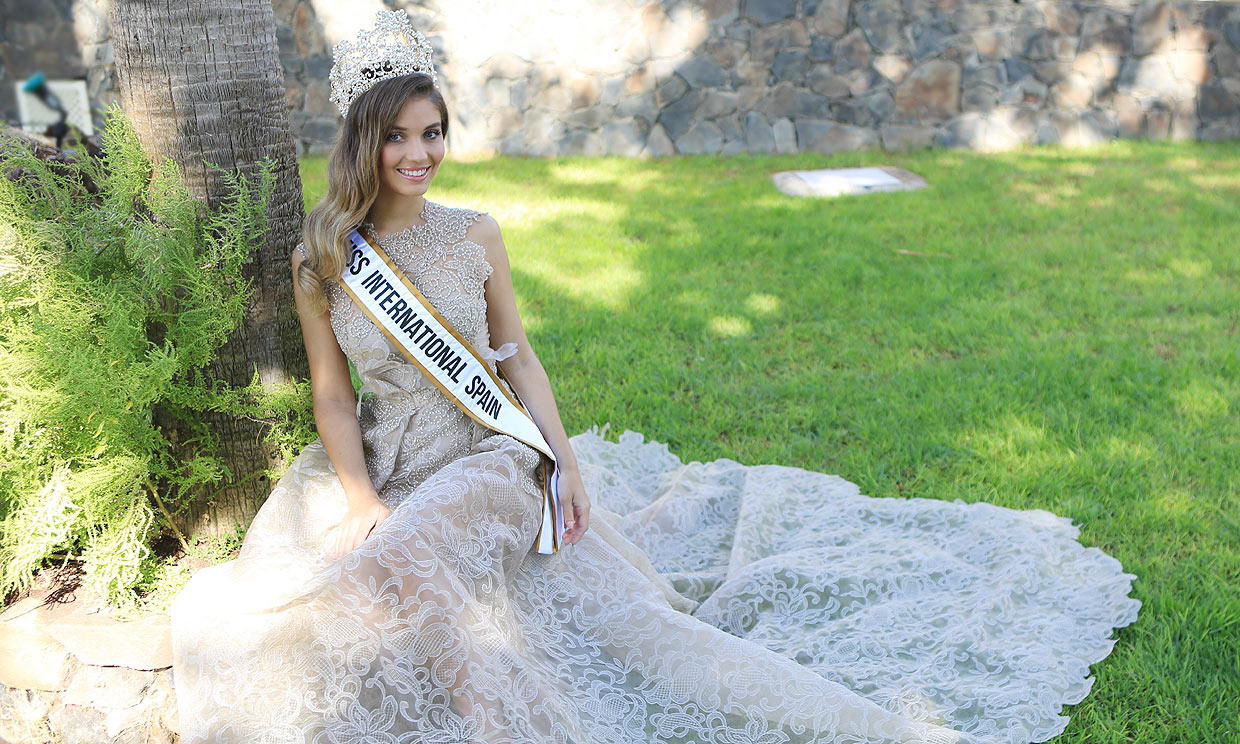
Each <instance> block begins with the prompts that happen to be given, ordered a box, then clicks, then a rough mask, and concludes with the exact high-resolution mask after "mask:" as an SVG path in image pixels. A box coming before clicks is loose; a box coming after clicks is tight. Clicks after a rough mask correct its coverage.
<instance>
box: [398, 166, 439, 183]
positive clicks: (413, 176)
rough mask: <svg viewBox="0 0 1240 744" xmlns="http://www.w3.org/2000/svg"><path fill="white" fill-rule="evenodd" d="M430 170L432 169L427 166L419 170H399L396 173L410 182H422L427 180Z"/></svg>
mask: <svg viewBox="0 0 1240 744" xmlns="http://www.w3.org/2000/svg"><path fill="white" fill-rule="evenodd" d="M430 170H431V167H430V166H429V165H427V166H423V167H421V168H417V169H410V168H397V169H396V172H397V173H399V174H401V175H402V176H404V177H405V178H408V179H409V180H410V181H421V180H423V179H424V178H426V174H427V173H429V172H430Z"/></svg>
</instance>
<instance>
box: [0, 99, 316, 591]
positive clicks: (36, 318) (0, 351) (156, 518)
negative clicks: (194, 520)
mask: <svg viewBox="0 0 1240 744" xmlns="http://www.w3.org/2000/svg"><path fill="white" fill-rule="evenodd" d="M103 150H104V154H103V156H102V158H101V159H99V160H92V159H90V158H82V159H80V160H78V161H76V162H73V163H70V164H69V165H49V164H48V163H46V162H44V161H41V160H39V159H37V158H35V157H34V156H33V155H32V154H31V153H30V152H29V150H28V149H27V147H26V146H24V145H23V144H22V143H20V142H17V141H15V140H7V141H4V142H2V143H0V166H2V167H3V169H4V171H6V172H8V173H15V172H22V173H23V175H22V176H21V177H19V178H16V179H13V180H10V179H8V178H3V177H0V520H2V521H0V596H3V595H7V594H8V593H9V592H11V591H12V590H14V589H19V588H21V587H22V586H24V585H25V584H26V583H27V582H28V581H29V580H30V578H31V576H32V575H33V574H34V572H35V571H36V570H37V569H38V568H39V567H40V566H41V565H43V564H44V563H45V562H46V561H48V560H49V559H51V558H53V557H58V556H73V557H77V558H80V559H81V560H82V561H83V564H84V565H83V568H84V574H85V578H84V581H85V582H86V584H87V585H88V586H89V587H91V588H93V589H95V590H97V591H99V592H101V593H102V594H104V595H105V596H106V597H108V599H109V601H111V602H112V603H114V604H116V605H119V606H122V607H124V606H129V607H131V608H132V607H133V606H134V605H135V601H136V598H135V596H134V594H133V591H132V590H133V588H134V587H135V586H137V585H139V584H140V583H141V582H142V581H143V579H144V571H146V572H147V573H148V574H149V570H150V567H149V566H147V567H145V568H144V567H143V565H142V563H143V561H144V560H146V561H150V560H153V559H152V558H150V550H149V548H148V544H149V542H150V540H151V539H152V538H153V536H154V534H155V532H156V531H157V530H158V529H159V527H160V525H161V523H162V524H163V525H166V526H168V527H171V526H172V525H171V521H172V513H173V512H175V511H176V509H177V507H178V505H180V504H183V503H184V502H185V501H186V500H187V499H188V498H189V497H190V496H191V495H194V494H196V492H197V490H200V487H201V486H203V485H204V484H208V483H216V482H219V481H220V480H221V479H222V478H224V477H226V476H227V475H228V474H227V471H226V469H225V468H224V466H223V463H222V462H221V461H220V460H219V459H218V458H217V457H216V456H215V455H214V454H213V451H214V445H215V440H214V437H213V435H212V433H211V432H210V431H209V430H208V429H207V427H206V426H205V425H204V424H203V423H202V422H201V413H202V412H204V411H208V410H225V411H229V412H232V413H235V414H237V415H246V416H254V417H262V416H267V417H269V418H276V419H280V420H283V421H284V422H285V423H286V424H288V425H287V426H285V427H283V428H282V429H279V430H277V431H276V433H275V434H273V436H274V437H277V438H279V439H280V443H281V445H282V446H283V447H284V448H286V449H289V450H291V449H293V448H295V447H296V446H297V445H299V444H301V443H303V442H304V440H305V439H306V438H308V435H307V429H306V427H305V424H304V421H305V417H304V415H303V412H304V410H305V409H306V405H305V401H304V399H305V398H306V396H305V394H304V393H305V391H304V390H302V389H300V388H301V386H297V387H295V388H294V389H292V390H281V391H276V392H275V393H274V394H269V393H266V392H264V391H262V388H261V387H260V386H257V385H251V386H250V387H249V388H245V389H241V390H237V389H232V388H229V387H228V386H226V385H225V384H224V383H222V382H221V381H219V380H214V379H212V378H211V377H210V376H209V374H208V373H207V372H206V369H207V365H208V364H209V363H210V362H211V360H212V358H213V357H214V355H215V353H216V350H217V349H218V348H219V347H220V346H221V345H222V344H223V343H224V342H225V340H226V339H227V338H228V336H229V334H230V333H232V332H233V330H234V329H236V328H237V326H238V324H239V322H240V320H241V317H242V313H243V311H244V309H245V307H246V305H247V302H248V300H249V296H250V286H249V283H248V281H247V280H246V279H244V278H243V276H242V267H243V265H244V264H245V262H246V261H247V260H248V259H249V256H250V250H251V246H252V245H253V244H255V243H257V242H258V241H260V240H262V238H263V234H264V233H265V231H266V217H265V209H266V206H267V201H268V198H269V196H270V193H271V190H272V186H273V182H274V176H273V174H272V169H271V164H270V163H267V164H265V166H264V167H263V168H262V169H261V170H260V172H259V173H258V174H257V175H256V177H255V178H253V179H252V180H251V179H246V178H243V177H242V176H240V175H238V174H233V173H222V174H221V175H222V177H223V178H224V179H225V183H226V185H227V186H228V189H229V193H230V196H229V197H228V198H226V199H224V200H223V203H222V204H221V206H220V207H219V208H218V209H216V210H215V211H214V213H207V211H206V209H205V208H204V206H203V205H202V203H201V202H199V201H198V200H196V199H195V198H193V196H192V195H191V194H190V193H189V191H188V190H187V188H186V186H185V184H184V182H183V181H182V179H181V177H180V175H179V172H178V170H177V168H176V166H175V164H174V163H172V162H167V161H166V162H161V163H154V164H153V163H151V162H150V161H149V160H148V158H147V157H146V156H145V154H144V153H143V151H142V149H141V147H140V146H139V143H138V140H137V137H136V135H135V133H134V131H133V128H132V126H131V125H130V124H129V123H128V122H127V121H126V120H125V118H124V117H123V115H122V114H121V113H120V111H119V109H114V110H113V111H110V112H109V118H108V123H107V126H106V129H105V133H104V138H103ZM83 183H94V184H95V185H97V187H98V193H97V194H88V193H86V191H85V190H84V189H83V187H82V184H83ZM165 420H167V421H176V422H177V428H178V429H179V431H180V433H181V436H182V437H183V438H186V433H187V432H188V437H187V438H188V440H189V441H182V442H178V443H177V446H176V447H175V448H174V447H173V445H172V443H170V442H169V441H168V439H167V438H166V437H165V436H164V435H163V433H162V432H161V430H160V428H159V426H157V425H156V423H157V421H165ZM148 578H149V577H148Z"/></svg>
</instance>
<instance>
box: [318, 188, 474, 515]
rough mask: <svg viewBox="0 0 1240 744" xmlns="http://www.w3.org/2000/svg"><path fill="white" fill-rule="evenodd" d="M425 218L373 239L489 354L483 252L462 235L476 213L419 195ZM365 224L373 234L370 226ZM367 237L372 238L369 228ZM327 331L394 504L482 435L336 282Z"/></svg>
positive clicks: (370, 462) (373, 466)
mask: <svg viewBox="0 0 1240 744" xmlns="http://www.w3.org/2000/svg"><path fill="white" fill-rule="evenodd" d="M421 217H422V224H416V225H414V226H411V227H408V228H406V229H404V230H401V231H399V232H395V233H392V234H391V235H387V236H384V237H383V238H382V239H380V240H379V241H378V243H379V245H380V247H381V248H383V250H384V251H385V252H386V253H387V254H388V256H390V257H391V258H392V260H393V261H394V262H395V263H396V265H397V267H399V268H400V270H401V271H402V272H403V273H404V274H405V276H406V277H408V279H409V280H410V281H411V282H413V285H414V286H415V287H417V288H418V291H420V292H421V293H422V294H423V295H424V296H425V297H426V299H427V300H429V301H430V302H431V304H433V305H434V306H435V309H436V310H438V311H439V312H440V314H441V315H443V316H444V318H446V319H447V320H448V322H449V323H451V324H452V325H453V326H454V327H455V328H456V329H457V330H458V331H460V333H461V335H463V336H464V337H465V338H467V339H470V340H471V341H472V342H473V344H474V348H476V349H479V350H480V351H482V352H483V353H484V354H485V353H486V352H487V351H489V346H488V345H489V342H490V334H489V332H488V328H487V319H486V311H487V304H486V290H485V285H486V281H487V279H488V278H489V277H490V275H491V265H490V264H489V263H487V260H486V251H485V249H484V248H483V247H482V246H481V245H479V244H478V243H476V242H474V241H472V240H470V239H469V238H468V232H469V229H470V227H471V226H472V225H474V224H475V223H476V222H477V221H478V220H479V219H480V218H481V217H482V213H481V212H475V211H472V210H467V209H455V208H450V207H445V206H442V205H440V204H435V203H433V202H429V201H428V202H426V206H425V208H424V209H423V211H422V215H421ZM362 229H363V230H368V231H371V226H370V225H363V226H362ZM371 237H372V238H373V237H375V236H374V234H373V231H371ZM327 298H328V302H329V308H330V316H331V325H332V330H333V331H334V332H335V334H336V340H337V342H339V344H340V348H341V350H342V351H344V353H345V355H346V356H347V357H348V358H349V361H351V362H352V363H353V366H354V368H355V369H356V370H357V374H358V376H359V377H360V378H361V381H362V387H361V390H360V392H359V402H358V421H359V423H360V424H361V429H362V440H363V445H364V447H365V451H366V464H367V469H368V470H369V471H370V475H371V478H372V480H374V482H375V486H376V488H377V489H378V490H379V495H380V498H382V499H383V500H384V501H385V502H387V503H388V504H389V505H393V504H395V503H397V502H399V501H400V500H401V499H403V498H404V496H406V495H407V494H408V493H410V492H411V491H412V490H413V489H414V488H416V487H417V485H418V484H420V483H421V482H422V480H424V479H425V478H426V476H428V475H429V474H430V473H433V472H434V471H435V470H438V469H439V468H440V467H441V466H442V465H443V464H444V463H445V462H448V461H451V460H453V459H456V458H457V457H460V456H461V455H463V454H464V453H465V452H468V451H469V449H470V448H471V447H473V446H474V445H475V444H477V442H478V441H479V440H480V439H481V438H483V437H484V436H486V435H487V434H488V433H489V432H487V430H485V429H483V428H482V427H480V426H478V425H477V424H475V423H474V422H473V421H472V420H471V419H469V418H468V417H467V416H465V414H463V413H461V411H460V409H458V408H457V407H456V406H455V405H453V403H452V402H451V401H449V400H448V399H447V398H446V397H444V395H443V393H441V392H440V391H439V390H438V389H437V388H435V387H434V385H433V384H431V383H430V382H429V381H428V380H427V379H426V377H425V375H424V374H423V373H422V372H421V370H419V369H418V368H417V367H415V366H414V365H413V364H412V363H410V362H409V360H408V359H406V358H405V357H404V355H403V354H401V352H400V351H399V349H397V348H396V346H394V345H393V344H392V342H390V341H389V340H388V339H387V337H385V336H384V335H383V334H382V333H381V332H380V331H379V329H378V328H377V327H375V325H374V323H372V322H371V320H370V319H369V318H367V317H366V315H365V314H364V313H362V311H361V310H360V309H358V307H357V305H355V304H354V303H353V301H352V299H350V298H349V296H348V294H346V293H345V291H344V290H343V289H341V287H340V286H339V284H336V283H332V284H330V285H329V286H328V288H327Z"/></svg>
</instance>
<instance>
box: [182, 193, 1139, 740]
mask: <svg viewBox="0 0 1240 744" xmlns="http://www.w3.org/2000/svg"><path fill="white" fill-rule="evenodd" d="M478 216H479V215H478V214H477V213H474V212H469V211H465V210H456V209H448V208H445V207H442V206H439V205H435V204H431V203H428V205H427V208H426V211H425V212H424V214H423V217H424V219H425V220H426V224H424V225H421V226H419V227H416V228H412V229H410V230H407V231H405V232H402V233H398V234H395V235H392V236H390V237H388V238H386V239H385V240H384V241H383V243H384V248H385V249H386V250H387V251H388V252H389V254H390V255H391V256H392V257H393V259H394V260H395V261H396V262H397V263H398V264H399V265H400V266H401V268H402V270H403V271H405V273H406V274H407V275H408V276H409V277H410V279H411V280H412V281H413V282H414V283H415V285H417V286H418V288H419V289H420V290H421V291H422V292H423V293H424V294H425V295H426V296H427V298H428V299H430V301H431V302H432V303H434V304H435V306H436V307H437V308H438V309H439V310H440V311H441V312H442V314H443V315H444V316H446V317H447V319H448V320H449V321H450V322H451V323H452V324H453V325H455V326H456V328H458V329H459V330H460V331H461V332H462V333H463V334H466V337H467V338H472V339H473V341H474V343H475V345H476V347H477V348H479V349H485V348H487V347H488V343H489V338H488V333H487V325H486V304H485V299H484V292H483V285H484V282H485V281H486V279H487V277H488V276H489V274H490V270H491V269H490V266H489V265H488V264H487V263H486V261H485V258H484V251H483V249H482V248H481V247H480V246H479V245H477V244H476V243H474V242H471V241H470V240H469V237H468V236H469V233H468V230H469V228H470V227H471V225H472V224H473V223H474V222H475V221H476V220H477V218H478ZM329 300H330V313H331V324H332V328H333V329H334V331H335V333H336V337H337V339H338V340H339V342H340V346H341V348H342V349H343V350H344V352H345V353H346V354H347V355H348V357H349V358H350V359H351V360H352V362H353V364H354V366H355V367H356V369H357V371H358V373H359V375H360V376H361V379H362V381H363V388H362V393H361V400H360V402H359V406H358V410H359V418H360V422H361V428H362V434H363V439H364V443H365V454H366V463H367V468H368V470H369V472H370V476H371V477H372V479H373V480H374V483H375V485H376V487H377V488H378V491H379V494H380V497H381V498H382V499H383V500H384V502H385V503H387V504H388V506H390V507H391V508H392V514H391V516H390V517H389V518H388V519H387V520H386V521H385V522H384V523H383V524H382V525H381V526H380V528H379V529H377V530H376V531H375V532H374V534H373V535H372V536H371V537H370V538H369V539H368V540H367V541H366V542H365V543H364V544H363V545H362V546H361V547H359V548H358V549H356V550H354V551H353V552H351V553H349V554H348V555H346V556H345V557H344V558H342V559H340V560H336V561H333V560H331V559H330V557H329V556H328V555H327V554H326V553H325V552H324V550H323V547H322V545H323V538H324V533H325V532H326V530H327V529H328V528H329V527H330V526H332V525H333V524H334V523H336V522H337V521H338V520H339V518H340V516H341V514H342V513H343V512H344V510H345V496H344V493H343V490H342V488H341V486H340V483H339V480H338V479H337V477H336V475H335V472H334V470H333V468H332V465H331V463H330V462H329V461H328V458H327V455H326V453H325V452H324V449H323V447H322V444H321V443H319V442H315V443H314V444H311V445H310V446H309V447H307V448H306V449H305V451H304V452H302V454H301V455H300V457H298V458H297V460H296V461H295V462H294V464H293V465H292V467H291V468H290V469H289V470H288V472H287V473H286V474H285V475H284V477H283V478H282V479H281V480H280V482H279V483H278V484H277V485H276V487H275V489H274V490H273V491H272V493H271V496H270V498H269V499H268V500H267V502H266V503H265V504H264V506H263V507H262V509H261V511H260V512H259V514H258V516H257V517H256V518H255V520H254V522H253V525H252V526H251V527H250V530H249V532H248V534H247V536H246V540H245V545H244V547H243V548H242V550H241V554H240V556H239V557H238V559H237V560H235V561H231V562H229V563H225V564H222V565H218V566H213V567H210V568H207V569H204V570H202V571H200V572H199V573H198V574H197V575H195V576H194V578H193V580H191V581H190V583H189V585H188V586H187V587H186V589H185V590H184V592H183V593H182V594H181V595H180V597H179V598H178V599H177V601H176V604H175V606H174V608H173V638H174V651H175V669H174V676H175V683H176V691H177V699H178V703H179V709H180V721H181V727H182V738H183V741H186V742H190V743H197V742H245V743H247V744H248V743H250V742H315V743H316V744H328V743H330V744H352V743H370V742H375V743H383V744H391V743H395V742H401V743H406V742H436V743H441V744H449V743H454V742H460V743H465V742H479V741H481V742H521V743H525V742H562V743H567V742H575V743H576V744H606V743H609V742H614V743H616V744H620V743H622V742H623V743H625V744H629V743H637V742H703V743H705V742H712V743H715V742H717V743H718V744H741V743H742V742H748V743H752V744H782V743H784V742H1011V743H1013V744H1017V743H1023V742H1030V741H1043V740H1045V739H1048V738H1050V737H1052V736H1054V735H1055V734H1057V733H1059V732H1060V731H1061V730H1062V729H1063V727H1064V725H1065V724H1066V723H1067V719H1066V718H1064V717H1061V716H1060V709H1061V707H1062V706H1063V705H1064V704H1070V703H1076V702H1078V701H1080V700H1081V699H1082V698H1083V697H1084V696H1085V694H1086V693H1087V692H1088V691H1089V687H1090V684H1091V682H1092V679H1091V678H1090V677H1089V668H1088V667H1089V664H1091V663H1093V662H1096V661H1098V660H1100V659H1102V658H1103V657H1104V656H1106V655H1107V654H1108V653H1109V652H1110V650H1111V647H1112V644H1113V642H1114V641H1113V640H1112V639H1111V633H1112V629H1113V628H1115V627H1118V626H1123V625H1127V624H1129V623H1131V622H1133V621H1134V620H1135V619H1136V615H1137V609H1138V607H1139V603H1138V602H1137V601H1136V600H1135V599H1132V598H1129V597H1128V592H1129V588H1130V582H1131V579H1132V578H1133V577H1132V576H1130V575H1128V574H1125V573H1123V572H1122V569H1121V567H1120V565H1119V564H1118V562H1116V561H1115V560H1114V559H1112V558H1110V557H1108V556H1107V555H1105V554H1103V553H1102V552H1101V551H1099V550H1097V549H1093V548H1084V547H1082V546H1081V545H1080V544H1079V543H1078V542H1077V541H1076V536H1077V531H1076V529H1074V528H1073V527H1072V526H1071V524H1070V523H1069V522H1068V521H1067V520H1065V519H1061V518H1059V517H1056V516H1054V515H1052V514H1049V513H1047V512H1043V511H1013V510H1009V509H1003V508H999V507H995V506H991V505H988V504H964V503H960V502H957V503H947V502H940V501H933V500H926V499H912V500H899V499H874V498H868V497H865V496H862V495H860V494H859V493H858V492H857V488H856V487H855V486H854V485H852V484H851V483H849V482H847V481H845V480H842V479H840V478H837V477H835V476H830V475H822V474H819V473H811V472H807V471H804V470H799V469H795V468H788V467H776V466H760V467H746V466H742V465H740V464H738V463H735V462H731V461H728V460H720V461H717V462H711V463H705V464H703V463H691V464H689V465H684V464H682V463H681V462H680V461H679V460H678V459H677V458H676V457H674V456H673V455H671V454H669V452H668V451H667V449H666V447H664V446H663V445H659V444H655V443H653V442H644V441H643V439H642V437H641V436H639V435H637V434H633V433H625V434H624V435H623V436H621V437H620V440H619V442H618V443H613V442H608V441H605V440H604V439H603V438H602V437H601V436H599V434H598V433H597V432H588V433H585V434H582V435H580V436H577V437H575V438H574V439H573V440H572V445H573V448H574V450H575V452H576V453H577V457H578V459H579V460H580V464H581V469H582V474H583V478H584V480H585V484H586V489H587V491H588V493H589V494H590V496H591V499H592V501H593V504H594V509H593V513H592V518H591V529H590V530H589V531H588V532H587V533H586V536H585V538H584V539H583V540H582V541H581V543H580V544H579V545H577V546H574V547H571V548H568V549H566V550H564V551H562V552H560V553H559V554H557V555H552V556H545V555H539V554H536V553H535V552H533V550H532V547H531V546H532V544H533V542H534V538H535V535H536V534H537V531H538V526H539V522H540V516H541V514H540V491H539V488H538V487H537V485H536V484H535V482H534V473H535V465H536V463H537V458H536V457H535V454H534V452H533V450H531V449H529V448H528V447H526V446H525V445H523V444H519V443H517V442H515V441H514V440H512V439H510V438H508V437H506V436H502V435H497V434H495V433H493V432H491V431H488V430H486V429H483V428H481V427H479V426H478V425H477V424H475V423H474V422H473V421H472V420H470V419H469V418H467V417H466V416H465V415H464V414H462V413H460V411H459V410H458V409H457V408H456V407H455V406H453V405H452V404H451V403H450V402H448V400H447V399H446V398H444V397H443V395H442V394H441V393H439V392H438V390H437V389H435V388H434V387H433V386H432V385H431V384H429V383H428V382H427V381H426V380H425V379H424V378H423V376H422V374H421V373H420V372H419V371H418V370H417V369H416V368H414V367H413V366H412V365H411V364H409V363H408V362H407V361H406V360H405V359H404V357H403V356H401V355H400V354H399V353H398V352H397V351H396V350H395V349H394V348H393V347H392V346H390V345H389V343H388V341H387V340H386V339H385V338H384V337H383V335H382V334H381V333H380V332H379V331H378V330H377V329H376V328H375V327H374V326H373V325H372V324H371V323H370V321H369V320H367V319H366V318H365V317H364V316H363V315H362V314H361V313H360V312H359V311H358V310H357V309H356V308H355V307H354V306H353V305H352V303H351V301H350V300H349V299H348V297H347V296H345V295H344V293H343V292H342V291H340V290H339V288H335V287H333V288H331V289H330V290H329ZM494 356H495V355H494V354H492V357H494ZM492 363H493V362H492Z"/></svg>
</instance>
